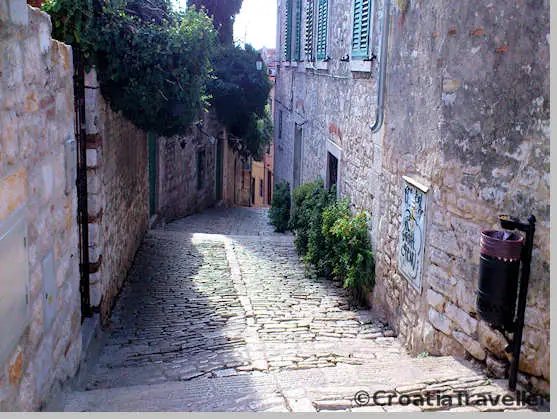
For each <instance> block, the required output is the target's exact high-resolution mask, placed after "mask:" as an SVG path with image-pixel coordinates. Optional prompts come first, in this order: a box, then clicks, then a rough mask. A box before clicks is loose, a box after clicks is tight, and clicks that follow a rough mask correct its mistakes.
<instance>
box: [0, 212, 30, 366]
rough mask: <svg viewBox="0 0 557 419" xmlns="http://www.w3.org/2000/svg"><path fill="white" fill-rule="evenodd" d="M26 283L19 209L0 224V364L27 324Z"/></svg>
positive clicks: (22, 220) (24, 236) (23, 227)
mask: <svg viewBox="0 0 557 419" xmlns="http://www.w3.org/2000/svg"><path fill="white" fill-rule="evenodd" d="M28 284H29V267H28V259H27V221H26V219H25V211H24V210H20V211H17V212H16V213H14V214H12V215H10V216H8V217H7V218H6V219H5V220H3V221H1V222H0V365H1V364H3V363H4V362H5V361H6V358H7V357H8V356H9V355H10V353H11V352H12V350H13V349H14V347H15V346H16V345H17V343H18V341H19V338H20V337H21V334H22V333H23V331H24V329H25V326H26V325H27V321H28V317H29V310H28V299H27V289H28Z"/></svg>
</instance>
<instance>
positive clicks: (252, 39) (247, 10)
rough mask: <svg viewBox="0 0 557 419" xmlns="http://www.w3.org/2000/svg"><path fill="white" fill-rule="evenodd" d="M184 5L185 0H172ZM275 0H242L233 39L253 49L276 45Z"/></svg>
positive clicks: (181, 5)
mask: <svg viewBox="0 0 557 419" xmlns="http://www.w3.org/2000/svg"><path fill="white" fill-rule="evenodd" d="M174 1H175V2H176V3H177V4H178V5H179V6H180V7H185V5H186V3H187V1H186V0H174ZM276 22H277V1H276V0H244V3H243V4H242V10H240V13H239V14H238V15H237V16H236V22H235V23H234V40H235V41H240V42H242V43H244V42H246V43H248V44H251V45H252V46H253V47H254V48H255V49H261V48H263V47H267V48H275V47H276V36H277V34H276V25H277V23H276Z"/></svg>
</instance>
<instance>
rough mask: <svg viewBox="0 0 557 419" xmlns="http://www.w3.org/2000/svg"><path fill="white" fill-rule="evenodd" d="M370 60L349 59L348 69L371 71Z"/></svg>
mask: <svg viewBox="0 0 557 419" xmlns="http://www.w3.org/2000/svg"><path fill="white" fill-rule="evenodd" d="M371 64H372V61H364V60H362V59H354V60H350V71H354V72H358V71H359V72H367V73H370V72H371Z"/></svg>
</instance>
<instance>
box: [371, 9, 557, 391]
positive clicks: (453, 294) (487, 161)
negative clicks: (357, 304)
mask: <svg viewBox="0 0 557 419" xmlns="http://www.w3.org/2000/svg"><path fill="white" fill-rule="evenodd" d="M410 4H411V5H410V8H409V9H408V11H407V13H401V12H400V11H399V10H397V9H396V8H394V15H393V17H392V19H393V25H392V28H393V29H392V32H391V52H390V55H389V59H390V60H391V61H390V65H389V79H388V80H389V81H388V86H387V91H388V94H387V109H386V123H385V129H384V138H383V158H382V163H381V165H382V169H383V170H382V176H381V181H380V184H381V193H380V195H381V197H382V198H383V200H382V203H381V210H380V213H381V216H380V217H381V220H380V222H379V224H380V225H381V229H380V230H379V231H378V232H377V233H376V234H377V237H379V240H380V241H378V242H377V248H376V252H377V259H378V266H377V269H378V277H379V278H380V279H379V281H378V286H377V292H376V298H375V302H376V304H378V305H382V306H383V307H384V310H385V311H386V312H387V313H389V316H390V319H391V320H392V321H393V323H394V324H395V325H396V326H397V327H398V330H399V331H400V333H401V334H402V336H403V337H404V338H405V340H406V341H407V342H408V343H409V345H410V346H411V347H412V348H413V349H415V350H416V351H421V350H427V351H429V352H430V353H459V354H463V355H466V356H471V357H474V358H476V359H478V360H480V361H484V362H486V363H487V366H488V367H489V368H490V369H491V370H492V371H493V372H494V373H496V374H501V373H502V372H503V371H504V370H505V368H506V366H507V365H506V364H507V363H506V358H507V357H506V356H505V354H504V352H503V349H504V346H505V341H504V338H503V337H502V336H501V335H500V334H499V333H498V332H495V331H494V330H492V329H490V328H489V327H487V325H486V324H485V323H484V322H482V321H480V319H479V317H478V315H477V313H476V308H475V300H476V287H477V278H478V267H479V235H480V231H481V230H482V229H489V228H493V229H498V228H500V226H498V222H497V221H498V220H497V216H498V215H499V214H504V213H508V214H511V215H515V216H518V217H522V218H523V219H525V218H526V217H527V216H528V215H530V214H534V215H535V216H536V217H537V219H538V224H537V231H536V236H535V243H534V246H535V247H534V256H533V265H532V275H531V283H530V289H529V293H528V306H527V310H526V326H525V330H524V338H523V347H522V354H521V363H520V370H521V371H522V372H524V373H525V374H527V375H528V376H529V379H530V381H531V382H532V383H533V384H534V386H535V387H536V388H538V389H539V390H541V391H548V390H549V44H548V39H549V2H543V1H542V2H527V3H512V4H511V3H505V4H498V5H497V6H495V5H492V4H479V3H474V7H472V6H471V4H470V2H458V3H453V2H451V3H449V2H447V1H442V2H435V4H430V5H427V6H426V5H423V4H422V5H420V4H419V3H418V2H410ZM533 51H535V53H533ZM402 175H407V176H411V177H414V178H417V179H419V180H421V181H423V182H424V183H427V184H429V185H430V186H431V190H430V191H429V192H428V195H429V196H428V205H429V210H428V213H427V218H428V224H427V228H426V248H425V258H424V268H425V269H424V272H423V282H424V287H423V290H422V293H421V295H419V294H417V293H416V291H415V290H414V289H412V288H411V287H408V283H407V281H406V280H404V279H403V278H401V277H400V275H399V274H398V272H397V266H396V257H395V252H394V250H395V249H394V248H393V243H397V241H398V234H399V227H400V224H399V223H400V207H401V203H402V178H401V176H402ZM525 378H526V377H523V381H524V379H525Z"/></svg>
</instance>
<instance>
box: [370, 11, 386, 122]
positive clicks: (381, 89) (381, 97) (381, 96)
mask: <svg viewBox="0 0 557 419" xmlns="http://www.w3.org/2000/svg"><path fill="white" fill-rule="evenodd" d="M389 9H390V0H385V10H384V11H383V35H382V37H381V56H380V58H379V59H380V62H379V75H378V78H379V85H378V88H377V89H378V93H377V108H376V113H375V122H374V123H373V125H371V126H370V128H371V132H373V133H375V132H377V131H379V129H380V128H381V126H382V125H383V119H384V113H385V73H386V71H387V51H388V49H389V20H390V19H389V17H390V16H389Z"/></svg>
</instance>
